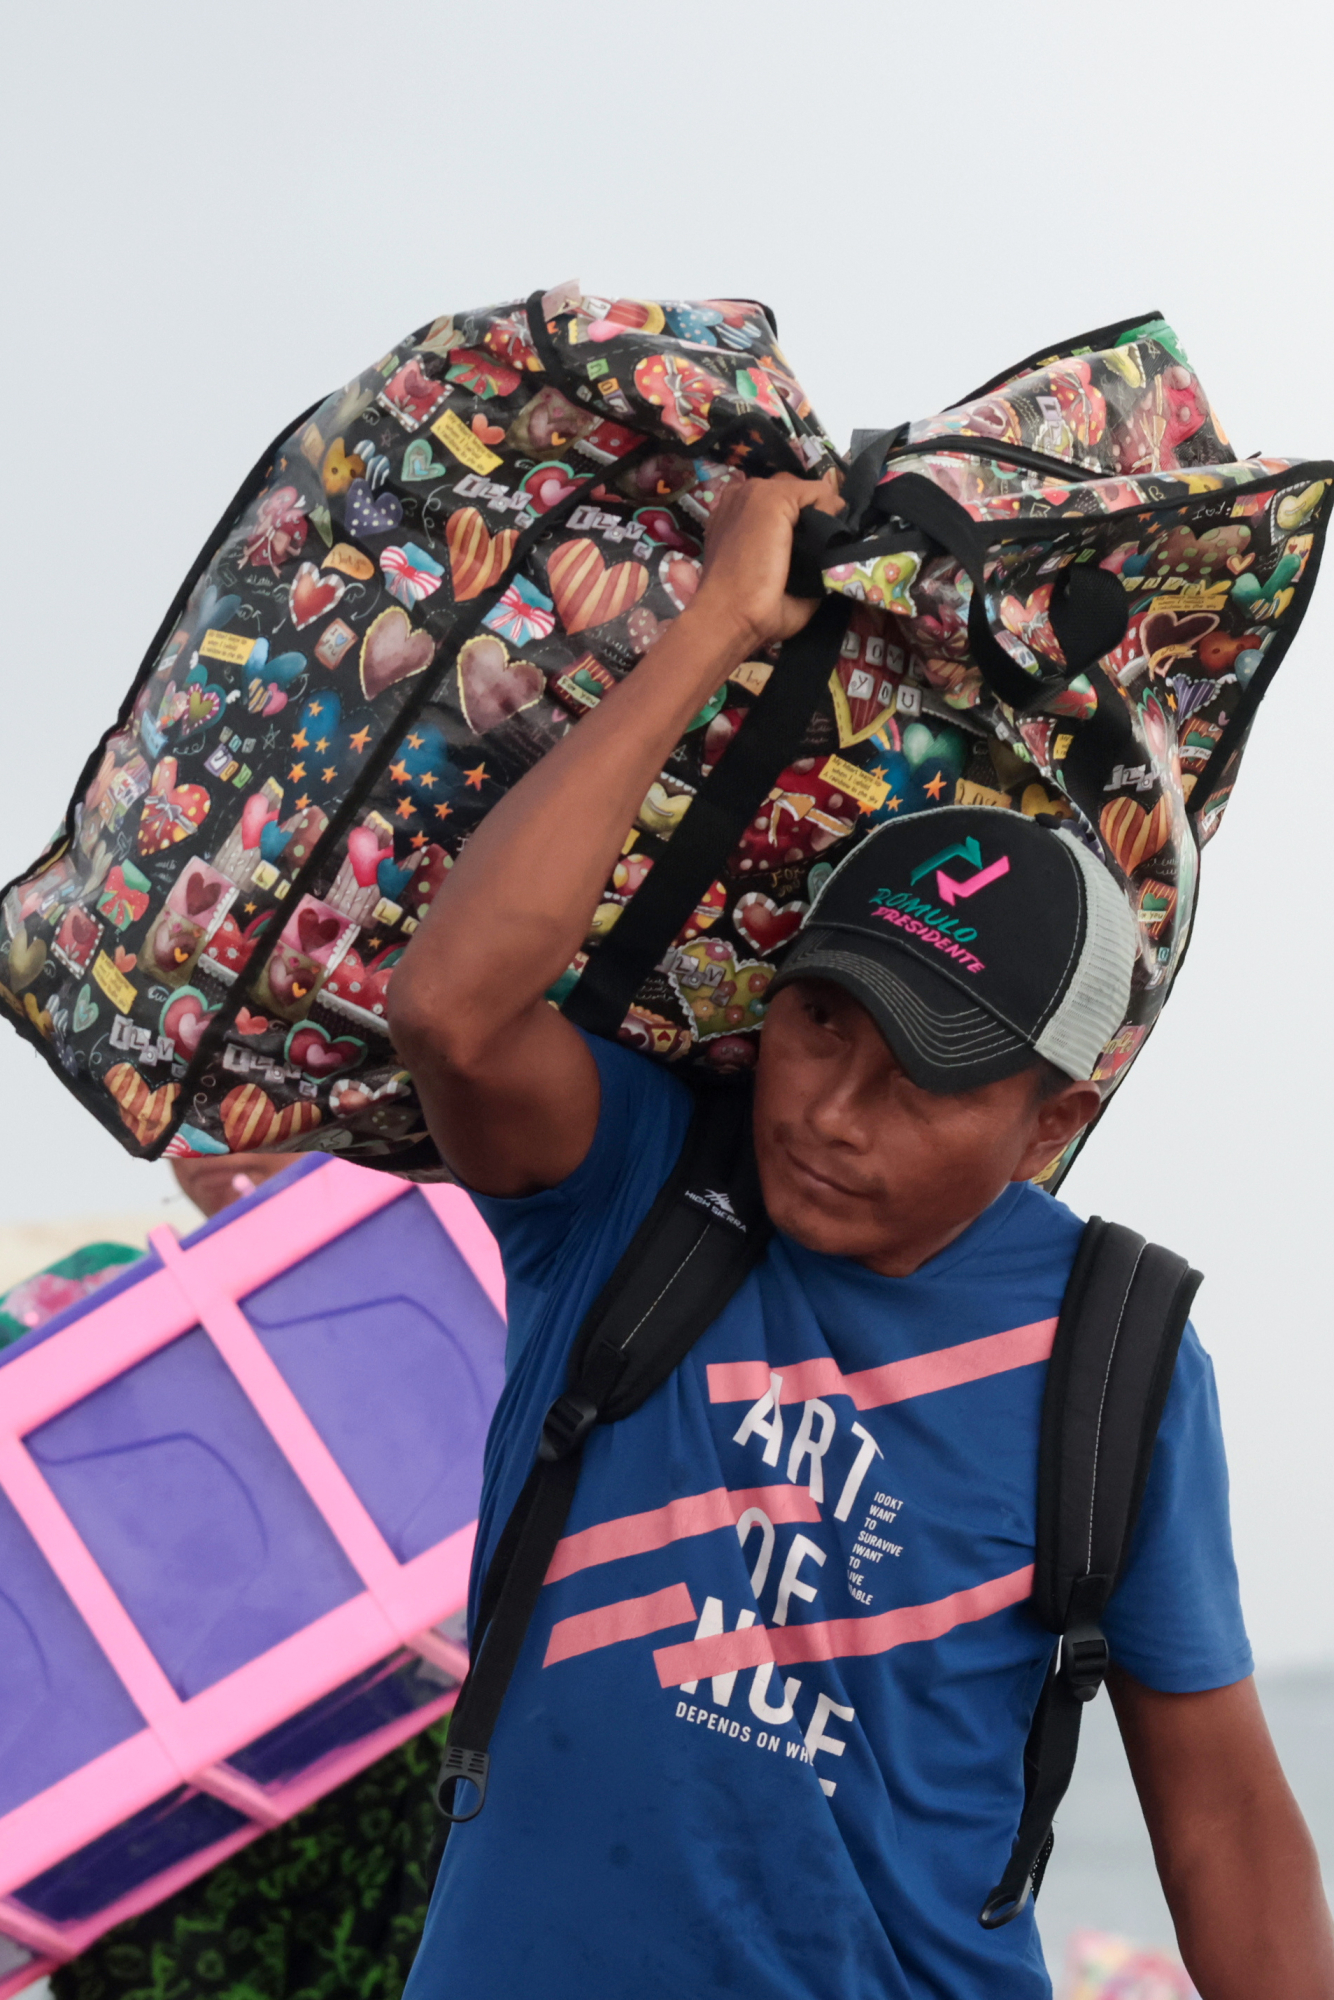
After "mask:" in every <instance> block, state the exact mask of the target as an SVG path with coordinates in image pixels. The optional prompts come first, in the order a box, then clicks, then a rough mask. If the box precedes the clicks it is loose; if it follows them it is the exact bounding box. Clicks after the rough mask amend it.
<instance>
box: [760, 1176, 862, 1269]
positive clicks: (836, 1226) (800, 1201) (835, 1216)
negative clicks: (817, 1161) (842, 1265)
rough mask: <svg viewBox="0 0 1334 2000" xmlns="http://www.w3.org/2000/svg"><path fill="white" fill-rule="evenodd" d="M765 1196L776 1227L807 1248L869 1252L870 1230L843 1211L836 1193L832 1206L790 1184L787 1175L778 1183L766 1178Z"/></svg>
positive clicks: (842, 1253)
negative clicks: (862, 1226) (771, 1183)
mask: <svg viewBox="0 0 1334 2000" xmlns="http://www.w3.org/2000/svg"><path fill="white" fill-rule="evenodd" d="M764 1195H765V1207H766V1208H767V1210H768V1212H769V1220H770V1221H771V1222H772V1223H773V1225H774V1228H775V1229H779V1230H781V1231H782V1233H783V1235H784V1236H790V1237H791V1238H792V1240H793V1241H794V1242H795V1243H800V1245H801V1246H802V1248H803V1250H816V1251H818V1252H819V1253H820V1254H821V1255H822V1256H825V1257H860V1256H865V1255H866V1254H867V1249H868V1245H867V1243H866V1241H865V1237H866V1234H867V1232H866V1231H865V1230H864V1229H859V1228H858V1227H857V1219H856V1218H855V1217H854V1216H851V1215H849V1214H848V1213H847V1212H846V1210H845V1211H844V1212H842V1213H840V1212H839V1208H838V1205H837V1203H836V1199H835V1198H834V1197H833V1196H832V1195H831V1197H830V1199H829V1204H828V1206H826V1204H825V1203H824V1202H823V1201H813V1200H812V1199H810V1197H809V1196H808V1195H806V1194H804V1193H802V1192H800V1191H799V1190H797V1189H796V1188H794V1187H792V1186H790V1185H789V1183H788V1180H787V1176H786V1175H784V1176H783V1177H782V1180H781V1181H780V1182H779V1183H778V1184H777V1185H769V1184H768V1182H767V1181H766V1185H765V1189H764Z"/></svg>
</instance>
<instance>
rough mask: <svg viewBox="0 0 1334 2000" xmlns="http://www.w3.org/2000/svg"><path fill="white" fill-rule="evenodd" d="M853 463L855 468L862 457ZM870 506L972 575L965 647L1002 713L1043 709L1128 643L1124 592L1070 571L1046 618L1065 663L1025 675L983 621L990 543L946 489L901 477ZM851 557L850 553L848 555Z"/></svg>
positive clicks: (869, 542)
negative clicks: (1004, 709)
mask: <svg viewBox="0 0 1334 2000" xmlns="http://www.w3.org/2000/svg"><path fill="white" fill-rule="evenodd" d="M872 449H874V447H872ZM857 463H858V466H859V467H860V465H861V463H862V460H861V457H859V459H858V461H857ZM873 504H874V505H875V506H876V507H877V509H878V510H879V512H880V514H881V516H882V518H883V516H884V515H891V516H897V518H898V519H899V520H901V521H904V522H906V523H907V525H908V526H909V527H910V528H916V529H917V530H918V532H919V533H921V534H923V535H925V536H926V537H927V539H928V540H929V541H931V542H934V543H935V544H936V545H937V546H938V547H939V548H940V549H941V550H943V551H944V552H945V553H946V554H947V555H950V556H953V558H954V560H955V561H956V562H957V563H958V564H959V566H960V568H961V569H963V570H964V571H965V573H966V574H967V576H968V577H969V579H970V581H971V582H972V586H973V592H972V599H971V601H970V603H969V607H968V644H969V648H970V650H971V652H972V655H973V658H974V660H975V661H976V663H977V665H978V667H979V668H980V669H981V673H982V678H983V680H984V681H985V682H986V684H987V687H988V688H989V690H990V692H991V693H992V694H993V695H994V696H995V697H996V699H997V700H998V701H1002V702H1004V703H1005V705H1006V707H1007V708H1012V709H1015V710H1019V711H1023V710H1027V709H1031V708H1034V707H1040V706H1041V704H1042V702H1043V701H1044V700H1046V699H1048V698H1049V697H1050V696H1052V695H1054V694H1059V693H1060V692H1062V690H1063V689H1065V688H1066V687H1067V686H1068V685H1069V683H1070V682H1071V681H1072V680H1073V679H1074V678H1075V677H1076V675H1078V674H1082V673H1086V672H1087V671H1088V670H1089V668H1090V667H1092V666H1094V665H1095V664H1096V662H1097V661H1098V660H1099V659H1101V658H1102V656H1103V654H1104V653H1109V652H1111V651H1112V649H1113V648H1114V647H1116V646H1119V645H1120V643H1121V641H1122V639H1123V638H1124V637H1125V634H1126V626H1127V624H1128V622H1129V616H1130V614H1129V610H1128V608H1127V604H1126V597H1125V592H1124V591H1123V590H1122V588H1121V586H1120V584H1119V583H1118V582H1117V580H1116V578H1115V577H1114V576H1112V575H1111V574H1110V572H1108V571H1107V570H1103V569H1099V568H1097V567H1096V566H1085V565H1079V566H1075V567H1070V568H1067V569H1066V570H1064V571H1063V572H1062V574H1061V577H1060V579H1059V580H1058V583H1057V587H1056V589H1055V590H1054V591H1053V593H1052V603H1051V613H1050V616H1051V624H1052V630H1053V631H1054V632H1055V634H1056V639H1057V643H1058V644H1059V646H1060V648H1061V651H1062V653H1063V654H1064V655H1065V662H1064V664H1061V663H1059V662H1058V661H1056V660H1053V659H1051V658H1048V657H1045V656H1039V657H1040V658H1041V659H1042V661H1043V670H1042V672H1041V673H1039V674H1037V675H1034V674H1030V673H1027V672H1025V670H1024V668H1023V667H1021V666H1020V665H1019V663H1018V661H1017V660H1014V659H1012V658H1011V657H1010V655H1009V654H1008V653H1007V652H1006V650H1005V648H1004V647H1003V646H1002V645H1001V644H1000V641H999V640H998V639H997V638H996V635H995V633H994V632H993V631H992V629H991V623H990V620H989V618H988V616H987V609H986V606H987V580H986V562H987V557H988V555H989V553H990V550H991V546H992V541H991V537H990V536H989V535H988V533H987V531H986V529H985V528H984V527H983V525H982V524H981V523H980V522H978V521H975V520H974V519H973V517H972V515H971V514H970V513H969V512H968V510H967V508H966V507H963V506H961V505H960V503H959V502H958V501H957V500H955V499H954V498H953V496H952V495H951V494H949V493H947V492H946V491H945V490H944V488H943V487H941V486H938V485H937V484H936V483H935V481H934V480H932V479H928V478H926V477H925V476H924V475H923V474H922V473H920V472H903V473H900V474H899V475H898V476H897V477H896V478H895V479H892V480H890V481H888V482H887V483H886V484H884V485H880V486H877V487H876V489H875V493H874V496H873ZM853 552H854V551H853V550H851V549H850V550H849V551H848V555H851V554H852V553H853ZM874 552H875V545H874V540H873V539H869V538H867V537H863V538H862V540H861V542H860V543H859V544H858V545H857V547H856V550H855V553H856V554H858V555H862V554H868V553H874ZM844 559H846V558H844ZM835 560H838V558H835Z"/></svg>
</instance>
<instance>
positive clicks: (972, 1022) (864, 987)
mask: <svg viewBox="0 0 1334 2000" xmlns="http://www.w3.org/2000/svg"><path fill="white" fill-rule="evenodd" d="M796 979H828V980H830V981H831V982H832V983H833V984H834V985H835V986H841V987H842V988H843V990H844V992H846V993H849V994H851V996H852V998H853V999H854V1000H858V1001H860V1003H861V1005H862V1006H863V1007H865V1009H866V1011H867V1013H868V1014H869V1015H870V1016H871V1019H872V1020H873V1021H874V1022H875V1024H876V1026H877V1028H879V1030H880V1032H881V1034H882V1035H883V1036H884V1038H885V1040H886V1041H887V1042H888V1044H889V1046H890V1048H891V1049H892V1050H893V1052H894V1054H895V1056H896V1057H897V1058H898V1060H899V1062H900V1063H902V1065H903V1067H904V1069H905V1071H906V1072H907V1074H908V1076H909V1077H910V1078H911V1080H912V1082H913V1083H915V1084H917V1085H919V1086H920V1088H921V1089H923V1090H933V1091H936V1092H938V1093H940V1094H941V1095H951V1094H953V1093H955V1092H958V1091H962V1090H977V1089H980V1088H981V1086H982V1085H983V1084H988V1083H1000V1082H1002V1081H1003V1080H1004V1079H1005V1078H1006V1077H1007V1076H1014V1075H1016V1074H1017V1073H1018V1071H1020V1070H1022V1069H1028V1068H1030V1067H1031V1066H1032V1064H1033V1063H1035V1062H1036V1061H1037V1056H1036V1054H1035V1052H1034V1049H1033V1046H1032V1044H1031V1042H1028V1041H1026V1040H1025V1039H1024V1038H1023V1036H1022V1035H1018V1034H1016V1033H1015V1031H1014V1029H1013V1028H1008V1027H1007V1026H1006V1025H1005V1023H1004V1022H1003V1021H1001V1020H998V1019H997V1017H996V1016H995V1015H994V1014H993V1013H991V1012H990V1010H989V1009H988V1008H985V1007H979V1006H978V1005H977V1004H976V1003H975V1002H974V1001H971V1000H969V999H968V998H967V996H966V995H965V994H962V993H961V992H960V991H959V989H958V987H957V986H956V985H954V984H953V983H952V982H951V981H950V980H948V979H945V978H942V977H940V976H939V975H937V974H935V973H933V972H932V971H931V969H930V968H929V967H928V966H924V965H923V964H922V963H921V962H920V961H919V960H918V959H917V958H916V957H915V956H914V955H913V954H912V953H911V952H909V951H902V950H898V949H896V948H895V945H894V943H893V940H892V939H890V938H886V939H885V940H884V941H883V943H882V942H881V941H880V940H879V939H877V940H876V943H875V946H874V947H872V946H871V945H870V944H869V942H868V941H867V939H866V938H865V937H864V935H862V934H861V933H860V932H856V931H851V930H849V931H843V930H841V929H839V928H836V927H833V926H829V927H824V928H821V927H819V926H817V927H816V928H814V929H813V930H809V931H803V932H801V934H800V935H799V936H798V937H797V938H796V940H795V941H794V943H793V944H792V946H791V949H790V950H789V951H788V953H787V955H786V957H785V958H784V960H783V965H782V969H781V970H780V971H779V973H778V974H777V976H776V977H775V979H774V981H773V984H772V985H771V986H770V988H769V993H768V995H767V997H768V998H769V999H772V998H773V996H774V995H775V994H776V993H778V992H779V991H781V989H782V988H783V987H784V986H790V985H791V984H792V982H793V981H794V980H796Z"/></svg>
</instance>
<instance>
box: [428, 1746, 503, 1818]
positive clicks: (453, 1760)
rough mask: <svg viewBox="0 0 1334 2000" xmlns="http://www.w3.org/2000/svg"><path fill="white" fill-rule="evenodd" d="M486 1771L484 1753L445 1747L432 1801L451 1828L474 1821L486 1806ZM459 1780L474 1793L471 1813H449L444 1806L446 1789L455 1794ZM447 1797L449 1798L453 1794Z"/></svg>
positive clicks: (488, 1767)
mask: <svg viewBox="0 0 1334 2000" xmlns="http://www.w3.org/2000/svg"><path fill="white" fill-rule="evenodd" d="M490 1771H491V1759H490V1757H489V1756H488V1755H487V1753H486V1751H485V1750H465V1749H464V1747H463V1745H462V1744H461V1743H450V1744H449V1745H447V1747H446V1749H445V1755H444V1761H443V1762H442V1764H441V1766H440V1776H439V1777H438V1778H437V1779H436V1783H435V1802H436V1804H437V1805H438V1806H439V1808H440V1810H441V1812H442V1813H443V1815H444V1817H445V1818H446V1819H447V1820H448V1821H449V1822H450V1824H451V1826H461V1825H462V1824H463V1822H464V1821H465V1820H469V1819H476V1817H477V1815H478V1813H479V1812H480V1811H481V1810H482V1807H483V1806H484V1805H485V1804H486V1781H487V1778H488V1776H489V1775H490ZM460 1780H462V1781H463V1783H464V1784H468V1785H472V1786H473V1787H474V1789H475V1790H476V1793H477V1803H476V1805H475V1806H474V1807H473V1808H472V1810H471V1812H451V1810H450V1808H449V1807H448V1806H447V1805H446V1804H445V1791H446V1789H447V1788H448V1787H449V1786H451V1785H452V1786H454V1787H455V1791H457V1786H458V1784H459V1781H460ZM450 1796H451V1798H452V1797H453V1796H455V1793H451V1795H450Z"/></svg>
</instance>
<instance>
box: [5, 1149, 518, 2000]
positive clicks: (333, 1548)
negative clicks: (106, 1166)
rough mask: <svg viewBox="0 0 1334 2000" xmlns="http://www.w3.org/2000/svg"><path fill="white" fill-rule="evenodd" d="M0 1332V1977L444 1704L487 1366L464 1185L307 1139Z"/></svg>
mask: <svg viewBox="0 0 1334 2000" xmlns="http://www.w3.org/2000/svg"><path fill="white" fill-rule="evenodd" d="M150 1244H151V1248H150V1252H149V1255H148V1256H147V1257H146V1258H145V1259H144V1260H143V1262H142V1263H140V1264H137V1265H135V1266H134V1267H133V1268H132V1269H131V1270H130V1271H129V1272H127V1273H126V1274H124V1275H123V1276H122V1277H121V1278H119V1279H117V1280H114V1281H112V1283H111V1284H110V1285H108V1286H107V1287H106V1289H105V1290H104V1291H103V1292H101V1293H97V1294H94V1295H93V1297H92V1298H91V1299H90V1300H87V1301H85V1302H82V1303H80V1304H79V1305H77V1306H75V1307H72V1308H70V1310H69V1311H68V1312H66V1313H65V1314H63V1315H61V1316H60V1317H59V1318H58V1319H56V1320H53V1321H51V1322H49V1323H48V1324H47V1325H46V1326H44V1327H41V1328H39V1329H37V1330H36V1331H34V1332H33V1333H32V1334H30V1335H29V1336H28V1337H27V1338H26V1339H25V1340H23V1341H20V1342H19V1343H17V1344H16V1345H15V1346H14V1347H13V1348H11V1349H9V1350H8V1351H7V1353H6V1354H5V1355H4V1356H3V1357H0V2000H5V1996H6V1995H9V1994H12V1993H15V1992H17V1991H18V1990H19V1989H20V1988H21V1987H23V1986H25V1985H26V1984H28V1983H29V1982H30V1981H31V1980H33V1979H36V1978H38V1977H39V1976H40V1975H41V1974H42V1973H44V1972H46V1971H49V1970H50V1969H51V1967H52V1966H53V1965H55V1964H57V1963H59V1962H61V1961H62V1960H65V1959H68V1958H71V1957H73V1956H75V1955H76V1954H77V1953H78V1952H80V1951H81V1950H83V1949H84V1948H85V1947H86V1946H87V1945H88V1944H90V1943H91V1942H92V1940H93V1939H94V1938H95V1937H97V1936H99V1935H100V1934H101V1932H103V1931H104V1930H106V1929H108V1928H109V1927H110V1926H111V1925H113V1924H116V1923H119V1922H121V1921H122V1920H123V1919H124V1918H126V1917H129V1916H133V1915H135V1914H137V1913H138V1912H139V1911H141V1910H144V1909H148V1908H150V1907H151V1906H152V1905H153V1904H154V1903H156V1902H159V1901H161V1899H162V1898H163V1897H165V1896H168V1895H170V1894H171V1893H172V1892H173V1891H175V1890H176V1889H179V1888H181V1887H182V1886H183V1885H184V1884H185V1883H187V1882H189V1881H191V1880H193V1879H194V1878H195V1877H196V1876H198V1875H201V1874H203V1873H205V1872H206V1871H207V1870H208V1869H210V1868H213V1867H215V1866H217V1864H218V1863H219V1862H221V1861H223V1860H224V1859H225V1858H226V1857H227V1856H228V1855H230V1854H233V1853H235V1852H236V1850H237V1849H238V1848H240V1847H243V1846H245V1845H246V1844H247V1842H249V1841H251V1840H254V1839H256V1838H257V1837H258V1836H259V1835H260V1834H261V1833H263V1832H264V1831H265V1830H266V1829H267V1828H269V1827H272V1826H276V1825H278V1824H279V1823H280V1822H281V1821H283V1820H285V1819H288V1818H290V1816H291V1815H292V1814H293V1813H296V1812H299V1811H300V1810H301V1809H302V1808H303V1807H304V1806H306V1805H309V1804H310V1803H311V1802H312V1801H313V1800H314V1799H317V1798H319V1797H320V1796H321V1795H322V1794H323V1793H325V1792H327V1791H330V1790H331V1789H332V1788H333V1787H334V1786H336V1785H339V1784H341V1783H342V1782H343V1781H344V1780H345V1779H347V1778H349V1777H351V1776H353V1775H354V1773H356V1772H357V1771H360V1770H361V1769H363V1768H364V1767H365V1766H366V1765H368V1764H370V1763H372V1762H373V1761H374V1760H375V1759H376V1758H378V1757H381V1756H383V1755H384V1754H385V1753H386V1752H387V1751H389V1750H391V1749H393V1748H394V1747H395V1746H396V1745H398V1744H400V1743H402V1742H404V1741H406V1739H407V1738H408V1737H409V1736H411V1735H413V1734H414V1733H415V1732H416V1731H417V1730H419V1729H423V1728H425V1727H426V1726H427V1725H428V1724H429V1723H431V1722H433V1721H435V1720H436V1718H437V1717H439V1716H441V1715H443V1714H445V1713H446V1712H447V1711H448V1710H449V1709H450V1708H451V1707H452V1706H453V1703H454V1700H455V1697H456V1694H457V1687H458V1682H459V1680H460V1679H461V1677H462V1675H463V1673H464V1671H465V1668H466V1665H467V1656H466V1652H465V1649H464V1642H463V1609H464V1604H465V1598H466V1592H467V1580H468V1567H469V1562H470V1559H471V1555H472V1544H473V1537H474V1532H475V1527H476V1520H475V1516H476V1505H477V1495H478V1492H479V1491H480V1485H481V1457H482V1447H483V1444H484V1441H485V1435H486V1429H487V1425H488V1423H489V1421H490V1416H491V1411H492V1409H493V1407H494V1404H495V1400H496V1397H497V1395H498V1394H499V1391H500V1386H501V1381H502V1376H503V1347H504V1319H503V1314H504V1289H503V1278H502V1275H501V1267H500V1259H499V1255H498V1253H497V1251H496V1246H495V1243H494V1241H493V1239H492V1237H491V1235H490V1233H489V1231H488V1230H487V1229H486V1227H485V1225H484V1223H483V1222H482V1220H481V1218H480V1216H479V1215H478V1214H477V1211H476V1209H475V1208H474V1207H473V1205H472V1203H471V1202H470V1201H469V1200H468V1198H467V1196H466V1195H465V1194H464V1193H463V1192H462V1190H460V1189H458V1188H453V1187H443V1188H431V1189H421V1188H414V1187H411V1186H410V1185H409V1184H407V1183H405V1182H403V1181H400V1180H395V1179H393V1178H392V1177H390V1176H388V1175H383V1174H375V1173H370V1172H368V1171H366V1170H364V1169H361V1168H357V1167H352V1166H349V1165H348V1164H346V1163H345V1162H342V1161H338V1160H328V1159H323V1158H316V1157H310V1158H307V1159H304V1160H302V1161H300V1162H297V1163H296V1164H295V1165H294V1166H293V1167H292V1168H291V1169H290V1171H289V1172H288V1173H287V1174H284V1175H283V1176H282V1177H281V1178H280V1179H279V1180H277V1181H274V1182H270V1183H269V1184H268V1185H267V1186H265V1187H264V1188H261V1189H260V1190H259V1191H257V1192H256V1193H255V1194H254V1195H252V1196H250V1197H248V1198H247V1200H246V1201H245V1202H243V1203H240V1204H238V1205H237V1206H236V1207H235V1208H234V1209H230V1210H228V1211H226V1212H225V1214H224V1215H223V1216H220V1217H219V1218H217V1219H216V1220H215V1221H214V1222H213V1223H210V1224H208V1225H206V1226H205V1227H204V1228H203V1229H201V1230H199V1231H197V1232H196V1233H195V1234H194V1235H193V1236H190V1237H187V1238H186V1239H185V1240H184V1242H178V1241H177V1239H176V1237H175V1236H174V1234H173V1233H172V1232H171V1231H170V1230H169V1229H163V1230H158V1231H155V1232H154V1234H153V1236H152V1237H151V1238H150Z"/></svg>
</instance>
